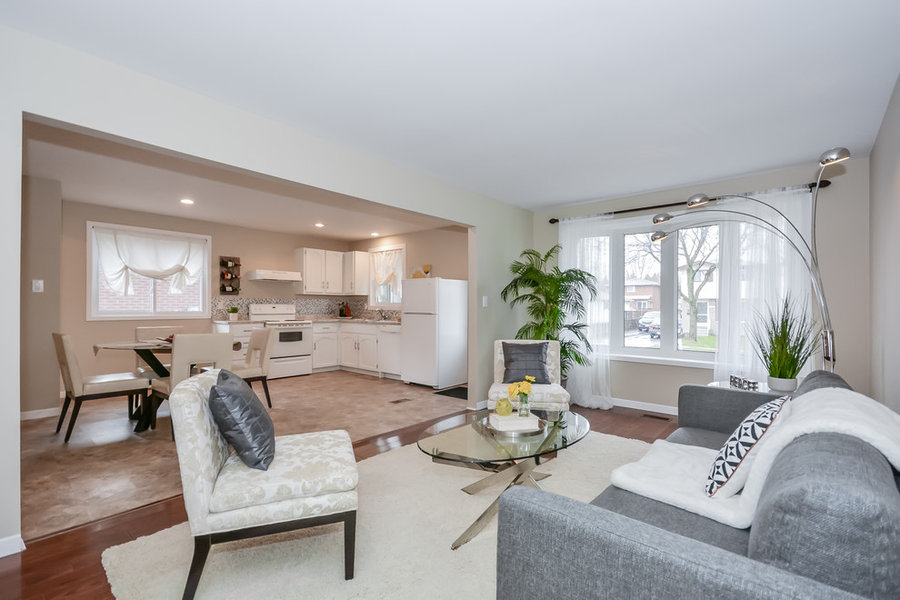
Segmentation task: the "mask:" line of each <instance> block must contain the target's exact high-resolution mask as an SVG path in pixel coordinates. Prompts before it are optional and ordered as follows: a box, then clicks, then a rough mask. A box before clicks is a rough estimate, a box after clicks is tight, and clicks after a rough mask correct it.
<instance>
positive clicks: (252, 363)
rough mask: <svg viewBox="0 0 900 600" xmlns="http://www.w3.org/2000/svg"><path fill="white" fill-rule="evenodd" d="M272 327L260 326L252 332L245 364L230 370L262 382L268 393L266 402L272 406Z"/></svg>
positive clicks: (251, 379)
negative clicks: (270, 377) (270, 380)
mask: <svg viewBox="0 0 900 600" xmlns="http://www.w3.org/2000/svg"><path fill="white" fill-rule="evenodd" d="M273 331H274V329H272V328H271V327H259V328H257V329H254V330H253V331H251V332H250V343H249V344H248V346H247V358H246V361H245V362H244V364H243V365H240V364H238V365H234V367H233V368H232V369H230V371H231V372H232V373H234V374H235V375H237V376H238V377H240V378H241V379H243V380H244V381H246V382H247V383H249V384H252V383H253V382H254V381H259V382H261V383H262V386H263V391H264V392H265V393H266V402H267V403H268V404H269V408H272V398H271V397H270V396H269V380H268V377H269V362H270V359H271V357H272V340H273V338H274V336H273V335H272V332H273Z"/></svg>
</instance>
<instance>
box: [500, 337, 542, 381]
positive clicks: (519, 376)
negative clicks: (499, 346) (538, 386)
mask: <svg viewBox="0 0 900 600" xmlns="http://www.w3.org/2000/svg"><path fill="white" fill-rule="evenodd" d="M548 346H549V344H548V343H547V342H540V343H537V344H510V343H509V342H503V363H504V366H505V367H506V370H504V371H503V383H513V382H515V381H524V379H525V376H526V375H531V376H532V377H534V383H550V371H548V370H547V347H548Z"/></svg>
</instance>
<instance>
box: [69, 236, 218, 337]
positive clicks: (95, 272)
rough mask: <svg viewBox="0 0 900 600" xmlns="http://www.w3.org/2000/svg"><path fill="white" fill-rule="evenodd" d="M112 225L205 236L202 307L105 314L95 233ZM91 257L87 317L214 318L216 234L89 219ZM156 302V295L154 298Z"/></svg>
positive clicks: (88, 238) (91, 318)
mask: <svg viewBox="0 0 900 600" xmlns="http://www.w3.org/2000/svg"><path fill="white" fill-rule="evenodd" d="M95 228H102V229H112V230H117V231H133V232H140V233H143V234H149V235H158V236H160V237H169V238H176V239H191V240H201V241H203V242H204V248H205V250H204V255H203V262H204V265H203V275H202V276H201V277H200V289H201V300H200V303H201V307H202V310H200V311H197V312H187V311H182V312H166V313H158V312H155V310H154V312H152V313H142V312H135V313H127V314H125V313H117V314H115V315H109V314H104V313H102V312H100V311H99V283H100V279H99V277H100V272H99V263H98V257H97V251H96V246H97V242H96V239H95V237H94V229H95ZM85 245H86V246H87V261H86V263H85V265H86V267H87V268H86V271H87V273H86V277H85V281H86V294H85V300H86V302H85V304H86V306H85V313H86V315H85V318H86V320H88V321H138V320H140V321H157V320H182V319H210V318H211V317H212V309H211V305H212V295H211V291H212V290H211V288H212V286H211V284H210V279H211V277H212V236H210V235H203V234H198V233H187V232H184V231H170V230H167V229H155V228H149V227H137V226H134V225H120V224H117V223H102V222H99V221H87V223H86V244H85ZM155 287H156V282H155V281H154V284H153V288H152V289H153V290H155ZM152 296H155V294H152ZM153 303H154V305H155V298H154V301H153Z"/></svg>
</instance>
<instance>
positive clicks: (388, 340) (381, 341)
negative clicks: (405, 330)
mask: <svg viewBox="0 0 900 600" xmlns="http://www.w3.org/2000/svg"><path fill="white" fill-rule="evenodd" d="M400 363H401V359H400V325H379V326H378V371H379V372H381V373H388V374H391V375H400Z"/></svg>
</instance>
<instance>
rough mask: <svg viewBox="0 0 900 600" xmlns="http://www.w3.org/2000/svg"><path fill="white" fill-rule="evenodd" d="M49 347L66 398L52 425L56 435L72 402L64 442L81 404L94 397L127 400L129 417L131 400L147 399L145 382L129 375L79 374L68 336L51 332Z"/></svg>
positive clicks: (73, 424) (141, 378)
mask: <svg viewBox="0 0 900 600" xmlns="http://www.w3.org/2000/svg"><path fill="white" fill-rule="evenodd" d="M52 335H53V345H54V346H55V347H56V360H57V361H58V362H59V372H60V373H61V374H62V378H63V384H64V385H65V388H66V399H65V402H64V403H63V407H62V411H61V412H60V414H59V421H58V422H57V423H56V433H59V430H60V429H61V428H62V424H63V421H65V418H66V412H68V410H69V404H71V403H72V402H74V403H75V406H74V407H73V408H72V417H71V418H70V419H69V428H68V429H67V430H66V440H65V441H66V442H68V441H69V438H70V437H72V430H73V429H74V428H75V420H76V419H77V418H78V413H79V411H80V410H81V403H82V402H84V401H85V400H96V399H98V398H114V397H116V396H128V397H129V403H128V406H129V416H131V411H132V410H133V398H134V396H137V397H138V398H139V399H141V400H143V399H144V398H146V396H147V388H148V385H149V382H148V380H147V378H145V377H142V376H140V375H137V374H135V373H133V372H131V373H108V374H106V375H92V376H88V377H85V376H83V375H82V374H81V367H80V366H79V365H78V358H77V357H76V356H75V348H74V345H73V344H72V337H71V336H70V335H68V334H65V333H53V334H52Z"/></svg>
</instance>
